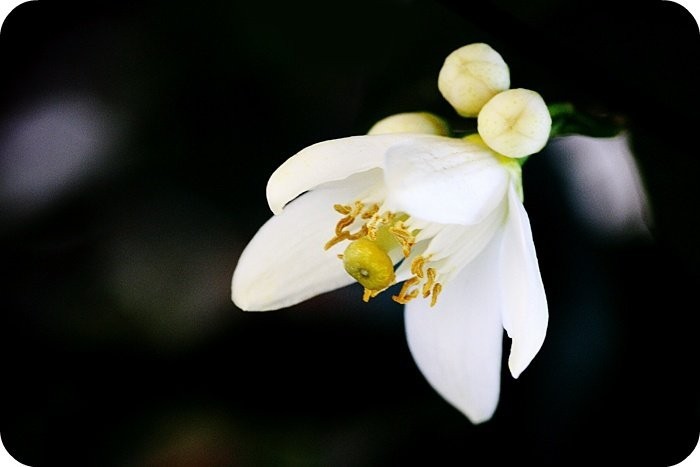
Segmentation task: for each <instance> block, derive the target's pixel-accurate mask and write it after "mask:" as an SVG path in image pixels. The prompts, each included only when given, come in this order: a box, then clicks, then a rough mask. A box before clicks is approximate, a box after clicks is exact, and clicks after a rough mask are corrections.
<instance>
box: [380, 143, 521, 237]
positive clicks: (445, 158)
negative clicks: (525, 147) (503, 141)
mask: <svg viewBox="0 0 700 467" xmlns="http://www.w3.org/2000/svg"><path fill="white" fill-rule="evenodd" d="M384 177H385V181H386V185H387V190H388V198H387V202H386V203H387V206H391V207H392V208H394V209H395V210H398V211H403V212H406V213H409V214H410V215H411V216H416V217H419V218H421V219H424V220H427V221H431V222H438V223H441V224H463V225H464V224H476V223H477V222H480V221H481V220H482V219H483V218H484V217H485V216H486V215H488V214H489V213H490V212H491V211H493V209H494V208H495V207H496V206H497V205H498V203H499V202H500V201H501V200H502V199H503V198H504V196H505V191H506V187H507V186H508V180H509V175H508V172H507V170H505V169H504V167H503V166H502V165H501V164H500V163H499V162H498V160H497V159H496V157H494V155H493V153H491V152H490V151H489V150H488V149H486V148H484V147H482V146H479V145H477V144H474V143H471V142H467V141H464V140H456V139H450V138H441V137H437V136H433V137H428V136H426V137H425V138H423V139H421V140H418V139H416V140H414V141H411V142H407V143H402V144H397V145H395V146H392V147H391V148H389V151H388V152H387V155H386V162H385V175H384Z"/></svg>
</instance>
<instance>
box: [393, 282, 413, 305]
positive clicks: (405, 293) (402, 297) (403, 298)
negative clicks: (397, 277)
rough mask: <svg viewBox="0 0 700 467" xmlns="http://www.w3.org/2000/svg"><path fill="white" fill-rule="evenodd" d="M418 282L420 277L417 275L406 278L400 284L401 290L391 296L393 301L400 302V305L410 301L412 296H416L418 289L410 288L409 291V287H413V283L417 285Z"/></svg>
mask: <svg viewBox="0 0 700 467" xmlns="http://www.w3.org/2000/svg"><path fill="white" fill-rule="evenodd" d="M419 282H420V279H418V278H417V277H411V278H410V279H408V280H406V281H405V282H404V283H403V285H402V286H401V290H400V291H399V293H398V294H397V295H394V296H393V297H391V298H392V299H393V300H394V301H395V302H397V303H401V304H402V305H405V304H406V303H408V302H410V301H411V300H413V299H414V298H416V297H417V296H418V291H417V290H415V289H414V290H412V291H410V292H409V289H410V288H411V287H413V286H414V285H417V284H418V283H419Z"/></svg>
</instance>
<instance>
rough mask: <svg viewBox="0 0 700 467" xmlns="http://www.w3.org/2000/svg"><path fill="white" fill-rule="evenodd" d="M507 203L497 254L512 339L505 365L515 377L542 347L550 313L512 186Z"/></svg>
mask: <svg viewBox="0 0 700 467" xmlns="http://www.w3.org/2000/svg"><path fill="white" fill-rule="evenodd" d="M508 204H509V206H508V219H507V221H506V226H505V230H504V232H503V240H502V244H501V255H500V264H501V287H502V297H503V327H505V329H506V331H507V332H508V336H509V337H511V338H512V339H513V343H512V344H511V348H510V357H509V358H508V366H509V368H510V372H511V374H512V375H513V377H514V378H517V377H518V376H520V373H522V372H523V370H525V368H527V366H528V365H529V364H530V362H531V361H532V359H533V358H534V357H535V355H536V354H537V352H538V351H539V350H540V347H542V343H543V342H544V337H545V334H546V333H547V322H548V320H549V313H548V311H547V296H546V295H545V291H544V285H543V284H542V277H541V276H540V268H539V265H538V263H537V254H536V252H535V244H534V242H533V241H532V231H531V230H530V221H529V220H528V217H527V213H526V212H525V208H524V207H523V205H522V203H521V202H520V199H519V198H518V195H517V193H516V190H515V188H514V187H513V186H511V187H510V189H509V190H508Z"/></svg>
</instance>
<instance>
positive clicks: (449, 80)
mask: <svg viewBox="0 0 700 467" xmlns="http://www.w3.org/2000/svg"><path fill="white" fill-rule="evenodd" d="M509 87H510V73H509V71H508V65H506V62H505V61H504V60H503V57H501V55H500V54H499V53H498V52H496V51H495V50H493V49H492V48H491V46H489V45H487V44H481V43H477V44H469V45H465V46H464V47H462V48H459V49H457V50H455V51H454V52H452V53H451V54H450V55H448V56H447V58H446V59H445V63H444V64H443V66H442V69H441V70H440V74H439V76H438V88H439V89H440V92H441V93H442V95H443V97H444V98H445V99H447V102H449V103H450V104H451V105H452V107H454V108H455V110H456V111H457V113H458V114H460V115H461V116H463V117H476V116H477V115H478V114H479V111H480V110H481V108H482V107H483V106H484V104H486V103H487V102H488V101H489V99H491V98H492V97H493V96H495V95H496V94H498V93H499V92H501V91H503V90H506V89H508V88H509Z"/></svg>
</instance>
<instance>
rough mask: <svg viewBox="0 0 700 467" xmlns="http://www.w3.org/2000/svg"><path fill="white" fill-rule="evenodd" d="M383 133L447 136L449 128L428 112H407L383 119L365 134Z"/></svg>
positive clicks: (441, 120)
mask: <svg viewBox="0 0 700 467" xmlns="http://www.w3.org/2000/svg"><path fill="white" fill-rule="evenodd" d="M385 133H423V134H428V135H439V136H447V135H448V134H449V127H448V126H447V123H446V122H445V121H444V120H443V119H441V118H440V117H438V116H437V115H433V114H431V113H428V112H407V113H400V114H396V115H391V116H389V117H386V118H383V119H382V120H379V121H378V122H377V123H375V124H374V126H372V128H370V129H369V131H368V132H367V134H369V135H380V134H385Z"/></svg>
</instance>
